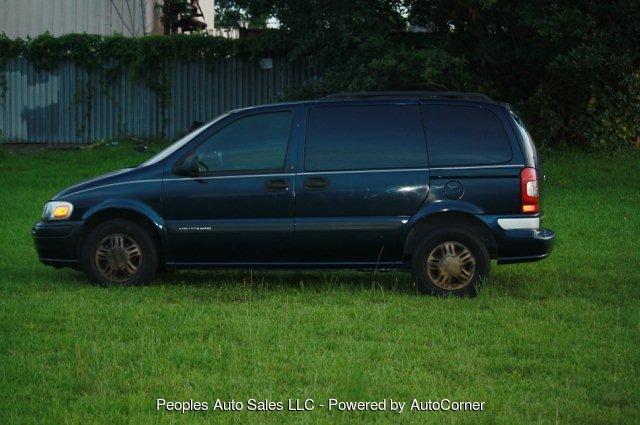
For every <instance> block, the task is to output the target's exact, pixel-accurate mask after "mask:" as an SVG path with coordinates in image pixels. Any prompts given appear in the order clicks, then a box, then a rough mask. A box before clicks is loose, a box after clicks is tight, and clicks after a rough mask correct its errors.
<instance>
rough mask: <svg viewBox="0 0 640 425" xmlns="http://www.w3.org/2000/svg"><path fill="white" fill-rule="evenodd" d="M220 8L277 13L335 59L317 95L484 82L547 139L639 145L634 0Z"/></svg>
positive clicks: (314, 52) (322, 56) (242, 0)
mask: <svg viewBox="0 0 640 425" xmlns="http://www.w3.org/2000/svg"><path fill="white" fill-rule="evenodd" d="M218 7H220V8H222V9H224V8H228V9H235V10H243V11H244V12H245V13H247V14H250V15H255V16H265V15H266V16H274V17H276V18H277V19H278V20H279V21H280V23H281V25H282V29H283V31H285V32H287V33H288V34H289V35H290V37H291V38H292V39H295V40H296V47H295V49H294V53H297V54H302V55H306V56H310V57H312V58H315V59H317V60H319V61H321V62H322V63H324V64H325V65H326V66H327V76H326V78H325V81H324V83H323V84H316V85H314V86H313V87H312V90H311V91H312V92H314V93H315V92H317V93H321V92H327V91H335V90H360V89H361V90H365V89H389V90H402V89H449V90H472V91H481V92H485V93H487V94H490V95H491V96H493V97H495V98H498V99H501V100H505V101H508V102H510V103H512V104H513V106H514V107H515V108H516V109H518V110H519V111H520V112H521V113H522V115H524V117H525V119H526V120H527V121H528V122H529V123H530V124H531V125H530V127H531V128H532V130H533V132H534V135H535V136H536V138H537V139H538V141H539V142H541V143H542V144H544V145H547V146H555V145H557V144H561V143H568V144H576V145H581V146H595V147H605V146H606V147H614V148H615V147H623V146H634V145H636V146H640V101H639V100H640V91H639V87H640V24H639V23H638V22H639V21H638V19H637V17H638V16H640V2H637V1H633V0H619V1H596V0H576V1H566V0H565V1H543V2H540V1H538V0H521V1H517V2H514V1H509V0H354V1H351V2H342V1H338V0H328V1H322V0H310V1H305V2H300V1H297V0H223V1H221V2H218ZM409 25H412V26H413V28H414V29H416V28H417V29H418V30H419V31H421V32H417V33H410V32H408V31H407V27H408V26H409ZM308 91H309V90H307V92H302V94H301V95H307V94H308Z"/></svg>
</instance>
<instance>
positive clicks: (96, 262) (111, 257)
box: [81, 219, 158, 286]
mask: <svg viewBox="0 0 640 425" xmlns="http://www.w3.org/2000/svg"><path fill="white" fill-rule="evenodd" d="M81 263H82V269H83V270H84V272H85V273H86V274H87V276H88V277H89V279H90V280H91V281H92V282H95V283H98V284H102V285H124V286H132V285H142V284H144V283H147V282H149V281H150V280H151V279H153V277H154V276H155V274H156V272H157V270H158V251H157V248H156V245H155V243H154V241H153V239H152V238H151V235H149V232H148V231H147V230H146V229H144V228H143V227H142V226H140V225H139V224H137V223H135V222H133V221H130V220H123V219H114V220H110V221H107V222H104V223H101V224H99V225H97V226H96V227H95V228H94V229H93V230H91V231H90V232H89V234H88V235H87V237H86V239H85V241H84V243H83V245H82V252H81Z"/></svg>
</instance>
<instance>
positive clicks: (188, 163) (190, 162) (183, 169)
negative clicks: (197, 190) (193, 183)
mask: <svg viewBox="0 0 640 425" xmlns="http://www.w3.org/2000/svg"><path fill="white" fill-rule="evenodd" d="M173 172H174V173H175V174H177V175H179V176H197V175H198V173H199V172H200V160H199V158H198V154H197V153H192V154H190V155H189V156H187V157H186V158H185V159H184V160H183V161H182V162H180V163H178V164H176V165H175V166H174V167H173Z"/></svg>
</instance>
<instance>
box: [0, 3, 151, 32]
mask: <svg viewBox="0 0 640 425" xmlns="http://www.w3.org/2000/svg"><path fill="white" fill-rule="evenodd" d="M154 3H155V2H154V0H0V33H2V32H4V33H6V34H7V36H9V37H11V38H26V37H28V36H30V37H35V36H38V35H40V34H43V33H45V32H47V31H48V32H49V33H51V34H52V35H54V36H60V35H63V34H68V33H74V32H75V33H82V32H86V33H89V34H102V35H110V34H113V33H119V34H124V35H127V36H131V35H134V36H138V35H143V33H145V32H146V33H157V32H162V30H161V28H158V29H156V28H155V27H157V23H158V22H159V19H158V17H157V16H156V15H157V11H156V9H155V8H154ZM118 12H119V14H118Z"/></svg>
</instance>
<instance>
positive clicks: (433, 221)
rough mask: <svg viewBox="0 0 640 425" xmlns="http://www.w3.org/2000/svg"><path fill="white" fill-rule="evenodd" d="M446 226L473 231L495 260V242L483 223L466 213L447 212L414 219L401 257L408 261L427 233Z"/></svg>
mask: <svg viewBox="0 0 640 425" xmlns="http://www.w3.org/2000/svg"><path fill="white" fill-rule="evenodd" d="M446 226H455V227H458V228H460V227H464V228H468V229H471V230H473V231H474V232H475V233H476V234H477V235H478V236H479V237H480V239H481V240H482V241H483V242H484V244H485V246H486V247H487V251H489V256H490V257H491V258H497V252H498V247H497V242H496V239H495V237H494V236H493V233H492V232H491V229H490V228H489V226H487V224H486V223H485V222H483V221H482V220H480V219H479V218H478V217H476V216H475V215H474V214H472V213H470V212H468V211H460V210H447V211H436V212H432V213H428V214H425V215H423V216H421V217H420V218H418V219H416V220H415V222H414V223H413V224H412V225H411V228H410V230H409V231H408V233H407V236H406V238H405V239H404V245H403V250H402V253H403V257H404V259H405V260H409V259H410V258H411V255H412V253H413V251H414V249H415V248H416V246H417V245H418V243H419V242H420V240H421V239H422V238H423V237H424V236H425V235H426V234H428V233H429V232H431V231H433V230H436V229H438V228H442V227H446Z"/></svg>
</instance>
